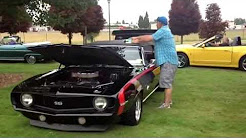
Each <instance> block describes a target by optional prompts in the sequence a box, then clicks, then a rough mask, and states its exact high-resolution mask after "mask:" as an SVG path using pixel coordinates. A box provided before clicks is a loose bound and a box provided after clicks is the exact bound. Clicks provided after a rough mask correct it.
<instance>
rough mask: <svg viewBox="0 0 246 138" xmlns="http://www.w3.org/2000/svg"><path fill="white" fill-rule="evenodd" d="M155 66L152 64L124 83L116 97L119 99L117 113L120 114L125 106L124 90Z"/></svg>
mask: <svg viewBox="0 0 246 138" xmlns="http://www.w3.org/2000/svg"><path fill="white" fill-rule="evenodd" d="M155 68H156V67H155V66H153V67H151V68H149V69H147V70H144V71H143V72H142V73H140V74H138V75H137V76H136V77H134V78H133V79H131V80H130V81H129V82H127V83H126V85H125V86H124V87H123V88H122V89H121V90H120V92H119V95H118V99H119V104H120V106H119V109H118V113H117V115H121V114H122V113H123V111H124V108H125V105H124V104H125V95H124V93H125V91H126V90H127V89H128V88H129V87H130V86H131V85H132V84H133V83H134V82H135V81H137V80H138V79H140V78H141V77H142V76H144V75H145V74H147V73H149V72H150V71H153V70H154V69H155Z"/></svg>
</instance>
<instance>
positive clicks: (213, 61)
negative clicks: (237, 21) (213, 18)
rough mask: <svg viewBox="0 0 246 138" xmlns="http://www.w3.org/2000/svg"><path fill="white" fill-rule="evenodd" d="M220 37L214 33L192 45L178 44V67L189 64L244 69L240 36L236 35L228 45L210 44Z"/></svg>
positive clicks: (245, 62) (245, 53)
mask: <svg viewBox="0 0 246 138" xmlns="http://www.w3.org/2000/svg"><path fill="white" fill-rule="evenodd" d="M221 38H222V37H221V36H220V35H216V36H214V37H211V38H209V39H206V40H204V41H202V42H200V43H197V44H194V45H178V46H177V52H178V58H179V67H180V68H184V67H187V66H189V65H194V66H213V67H232V68H240V69H241V70H243V71H246V45H245V46H244V45H242V43H241V38H240V37H236V38H235V39H234V40H233V42H232V43H230V46H229V45H228V46H212V45H211V44H210V43H211V42H212V43H213V42H214V41H220V39H221Z"/></svg>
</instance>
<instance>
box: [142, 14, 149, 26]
mask: <svg viewBox="0 0 246 138" xmlns="http://www.w3.org/2000/svg"><path fill="white" fill-rule="evenodd" d="M143 28H145V29H150V22H149V14H148V12H146V14H145V16H144V20H143Z"/></svg>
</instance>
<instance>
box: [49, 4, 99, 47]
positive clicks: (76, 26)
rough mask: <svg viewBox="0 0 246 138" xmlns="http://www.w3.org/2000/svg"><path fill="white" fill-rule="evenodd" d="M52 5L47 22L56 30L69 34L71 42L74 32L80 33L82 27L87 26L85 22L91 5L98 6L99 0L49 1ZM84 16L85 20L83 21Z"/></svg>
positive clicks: (70, 41)
mask: <svg viewBox="0 0 246 138" xmlns="http://www.w3.org/2000/svg"><path fill="white" fill-rule="evenodd" d="M49 2H50V3H49V4H50V5H51V7H50V10H49V13H48V16H47V17H48V18H47V24H48V25H50V26H52V27H53V28H54V29H55V30H59V31H61V32H62V33H63V34H68V39H69V44H71V43H72V37H73V35H72V34H73V33H80V32H81V30H82V29H81V28H86V27H85V26H86V23H85V22H83V21H84V20H85V19H86V18H89V17H87V16H84V14H86V11H87V9H88V8H89V7H92V6H96V5H97V0H66V1H62V2H61V1H60V0H52V1H49ZM81 18H83V19H84V20H83V21H82V19H81Z"/></svg>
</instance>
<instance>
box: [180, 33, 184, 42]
mask: <svg viewBox="0 0 246 138" xmlns="http://www.w3.org/2000/svg"><path fill="white" fill-rule="evenodd" d="M183 41H184V36H183V35H181V44H183Z"/></svg>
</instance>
